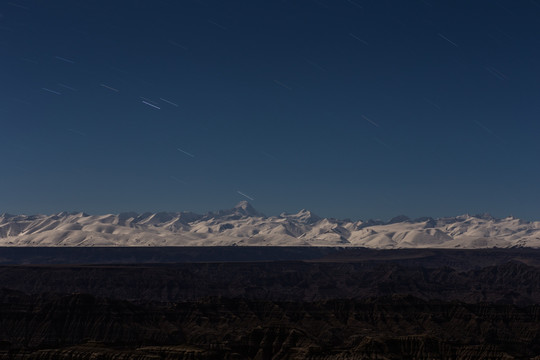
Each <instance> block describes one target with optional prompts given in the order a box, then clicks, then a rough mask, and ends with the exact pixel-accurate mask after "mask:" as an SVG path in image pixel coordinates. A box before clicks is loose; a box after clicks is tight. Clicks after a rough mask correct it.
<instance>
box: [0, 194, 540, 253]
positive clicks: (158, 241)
mask: <svg viewBox="0 0 540 360" xmlns="http://www.w3.org/2000/svg"><path fill="white" fill-rule="evenodd" d="M0 246H343V247H345V246H352V247H368V248H377V249H392V248H491V247H503V248H506V247H540V221H534V222H528V221H523V220H520V219H516V218H514V217H507V218H504V219H496V218H493V217H491V216H490V215H475V216H471V215H460V216H456V217H448V218H439V219H433V218H429V217H427V218H420V219H414V220H412V219H409V218H407V217H405V216H399V217H396V218H393V219H392V220H390V221H388V222H384V221H378V220H368V221H349V220H336V219H329V218H320V217H318V216H317V215H315V214H313V213H311V212H310V211H307V210H301V211H300V212H298V213H296V214H286V213H283V214H281V215H279V216H271V217H267V216H265V215H263V214H261V213H259V212H257V211H256V210H255V209H254V208H253V207H252V206H251V205H250V204H249V203H248V202H245V201H242V202H240V203H239V204H238V205H236V206H235V207H234V208H232V209H229V210H220V211H218V212H215V213H214V212H209V213H207V214H205V215H199V214H195V213H192V212H179V213H170V212H159V213H144V214H138V213H121V214H116V215H115V214H108V215H87V214H85V213H65V212H63V213H59V214H55V215H10V214H2V215H0Z"/></svg>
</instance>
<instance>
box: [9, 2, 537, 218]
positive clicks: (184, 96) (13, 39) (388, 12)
mask: <svg viewBox="0 0 540 360" xmlns="http://www.w3.org/2000/svg"><path fill="white" fill-rule="evenodd" d="M0 66H1V70H0V124H1V128H0V129H1V130H0V150H1V153H2V165H1V170H0V212H10V213H52V212H58V211H62V210H67V211H79V210H80V211H86V212H89V213H106V212H120V211H128V210H134V211H139V212H143V211H161V210H165V211H180V210H192V211H196V212H206V211H208V210H216V209H220V208H230V207H232V206H233V205H234V204H235V203H237V202H238V201H240V200H246V197H244V196H243V195H241V194H240V193H239V192H241V193H243V194H245V195H247V196H248V197H250V198H253V200H252V201H250V202H251V203H252V204H253V206H254V207H255V208H256V209H258V210H259V211H262V212H264V213H266V214H268V215H275V214H279V213H280V212H282V211H287V212H296V211H298V210H299V209H301V208H307V209H310V210H313V211H314V212H315V213H318V214H320V215H322V216H329V217H337V218H347V217H348V218H352V219H358V218H362V219H366V218H382V219H388V218H390V217H392V216H395V215H398V214H406V215H408V216H411V217H416V216H427V215H429V216H434V217H438V216H447V215H457V214H461V213H472V214H475V213H482V212H490V213H492V214H493V215H495V216H500V217H503V216H507V215H509V214H513V215H514V216H518V217H522V218H525V219H540V206H539V204H540V166H539V164H540V161H539V158H540V156H539V155H540V139H539V136H540V125H539V120H540V1H533V0H530V1H529V0H523V1H515V0H511V1H510V0H509V1H492V0H489V1H488V0H486V1H481V0H478V1H468V0H467V1H462V0H458V1H455V0H452V1H450V0H449V1H434V0H418V1H415V0H411V1H397V0H395V1H384V0H381V1H368V0H349V1H347V0H343V1H341V0H335V1H329V0H313V1H309V0H305V1H302V0H298V1H255V0H246V1H217V0H216V1H209V0H208V1H207V0H200V1H172V0H169V1H164V0H162V1H158V0H138V1H87V0H84V1H82V0H79V1H73V0H69V1H67V0H66V1H55V0H50V1H37V0H36V1H30V0H24V1H23V0H11V1H8V0H6V1H2V2H1V3H0ZM179 149H180V150H179Z"/></svg>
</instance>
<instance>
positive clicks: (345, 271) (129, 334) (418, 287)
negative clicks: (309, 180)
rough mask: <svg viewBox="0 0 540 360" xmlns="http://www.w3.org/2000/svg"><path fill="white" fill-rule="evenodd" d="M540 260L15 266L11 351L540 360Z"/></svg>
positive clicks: (9, 300) (4, 339) (8, 278)
mask: <svg viewBox="0 0 540 360" xmlns="http://www.w3.org/2000/svg"><path fill="white" fill-rule="evenodd" d="M437 261H439V262H440V265H439V266H437ZM536 263H537V262H536V254H535V252H534V251H533V252H530V253H528V252H527V251H526V249H518V250H505V251H498V250H492V251H489V250H486V251H484V252H482V253H480V252H474V251H470V252H469V251H465V252H463V251H461V252H459V251H458V252H440V251H434V252H430V251H428V250H423V251H420V252H407V251H403V252H402V251H391V252H376V251H375V252H373V251H371V252H363V251H360V252H359V253H354V252H350V251H349V252H330V253H325V254H323V256H321V258H319V259H313V258H312V259H307V260H304V261H265V262H238V261H235V262H198V263H188V262H185V263H176V264H131V265H129V264H117V265H113V264H108V265H97V264H89V265H50V264H49V265H37V264H34V265H5V266H1V267H0V288H1V289H2V290H1V291H0V359H21V360H22V359H126V360H127V359H540V268H539V267H537V266H536ZM451 265H453V266H451Z"/></svg>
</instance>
